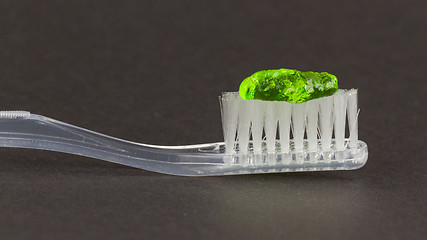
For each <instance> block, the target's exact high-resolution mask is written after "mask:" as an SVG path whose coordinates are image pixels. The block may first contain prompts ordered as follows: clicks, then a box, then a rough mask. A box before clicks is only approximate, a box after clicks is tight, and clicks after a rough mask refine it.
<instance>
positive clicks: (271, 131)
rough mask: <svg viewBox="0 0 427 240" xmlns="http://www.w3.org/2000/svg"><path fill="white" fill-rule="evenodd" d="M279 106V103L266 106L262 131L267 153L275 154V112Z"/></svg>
mask: <svg viewBox="0 0 427 240" xmlns="http://www.w3.org/2000/svg"><path fill="white" fill-rule="evenodd" d="M279 106H280V104H279V102H272V104H266V109H265V123H264V126H265V128H264V131H265V140H266V147H267V152H268V153H274V152H276V133H277V121H278V119H277V111H278V108H279Z"/></svg>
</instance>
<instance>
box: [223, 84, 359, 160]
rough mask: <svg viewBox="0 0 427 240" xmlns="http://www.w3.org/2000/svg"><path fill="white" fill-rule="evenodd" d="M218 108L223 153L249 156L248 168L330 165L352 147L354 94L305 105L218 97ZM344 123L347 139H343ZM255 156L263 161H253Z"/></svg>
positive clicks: (355, 138)
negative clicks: (257, 165) (337, 154)
mask: <svg viewBox="0 0 427 240" xmlns="http://www.w3.org/2000/svg"><path fill="white" fill-rule="evenodd" d="M220 103H221V113H222V121H223V131H224V141H225V150H226V153H229V154H236V153H238V154H254V155H255V157H253V158H251V160H250V161H251V162H252V163H261V162H263V163H268V164H274V163H275V161H279V162H281V163H282V164H283V163H289V162H292V161H293V162H295V163H296V164H302V163H304V161H325V162H330V161H331V160H332V158H333V157H334V156H332V155H331V153H332V152H334V151H342V150H344V149H346V148H348V146H347V145H349V146H350V147H357V145H358V134H357V115H358V109H357V90H355V89H351V90H348V91H346V90H339V91H338V92H337V93H335V94H334V95H332V96H329V97H322V98H318V99H315V100H311V101H308V102H305V103H289V102H278V101H261V100H243V99H242V98H241V97H240V96H239V94H238V93H223V94H222V96H221V97H220ZM347 116H348V117H347ZM347 119H348V125H349V127H348V128H349V133H350V136H349V139H346V138H345V129H346V124H347V121H346V120H347ZM291 130H292V136H293V138H292V139H291V137H290V135H291V134H290V133H291ZM277 133H278V134H277ZM236 136H237V138H236ZM304 136H306V138H304ZM332 136H334V139H332ZM318 153H320V155H319V154H318ZM259 154H269V155H268V156H267V155H266V156H267V157H266V158H258V157H256V156H258V155H259ZM271 154H279V155H280V156H281V157H280V158H277V159H276V158H275V157H273V158H272V155H271ZM290 154H291V155H292V154H293V157H289V156H290ZM307 154H308V155H307ZM285 156H288V157H287V158H286V157H285ZM319 156H320V158H319ZM279 159H281V160H279ZM307 159H309V160H307ZM312 159H317V160H312ZM248 161H249V160H248Z"/></svg>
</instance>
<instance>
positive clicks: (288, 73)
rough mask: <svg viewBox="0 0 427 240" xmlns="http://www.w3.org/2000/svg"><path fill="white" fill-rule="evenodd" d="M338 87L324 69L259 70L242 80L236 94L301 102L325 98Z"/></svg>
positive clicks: (336, 80) (271, 99) (249, 98)
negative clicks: (316, 70)
mask: <svg viewBox="0 0 427 240" xmlns="http://www.w3.org/2000/svg"><path fill="white" fill-rule="evenodd" d="M337 90H338V79H337V77H336V76H334V75H332V74H329V73H327V72H321V73H318V72H301V71H298V70H293V69H285V68H281V69H275V70H262V71H259V72H256V73H254V74H252V75H251V76H250V77H248V78H246V79H245V80H243V81H242V83H241V84H240V88H239V94H240V96H241V97H242V98H243V99H244V100H254V99H259V100H266V101H287V102H291V103H302V102H306V101H308V100H311V99H315V98H320V97H326V96H330V95H332V94H334V93H335V92H336V91H337Z"/></svg>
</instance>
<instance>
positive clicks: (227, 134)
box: [220, 92, 240, 153]
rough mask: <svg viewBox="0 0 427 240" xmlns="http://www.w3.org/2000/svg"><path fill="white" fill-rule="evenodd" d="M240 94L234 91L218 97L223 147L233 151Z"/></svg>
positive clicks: (229, 151)
mask: <svg viewBox="0 0 427 240" xmlns="http://www.w3.org/2000/svg"><path fill="white" fill-rule="evenodd" d="M239 103H240V96H239V94H238V93H235V92H227V93H223V94H222V97H220V104H221V117H222V129H223V132H224V142H225V149H226V151H227V152H228V153H231V152H234V145H235V139H236V131H237V120H238V115H239V114H238V113H239Z"/></svg>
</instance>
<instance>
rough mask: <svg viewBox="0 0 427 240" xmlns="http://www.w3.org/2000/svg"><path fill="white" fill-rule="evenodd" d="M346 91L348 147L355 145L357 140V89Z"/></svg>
mask: <svg viewBox="0 0 427 240" xmlns="http://www.w3.org/2000/svg"><path fill="white" fill-rule="evenodd" d="M347 92H348V94H347V95H348V106H347V113H348V128H349V133H350V136H349V141H350V147H352V148H354V147H357V141H358V129H357V116H358V110H357V89H351V90H349V91H347Z"/></svg>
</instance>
